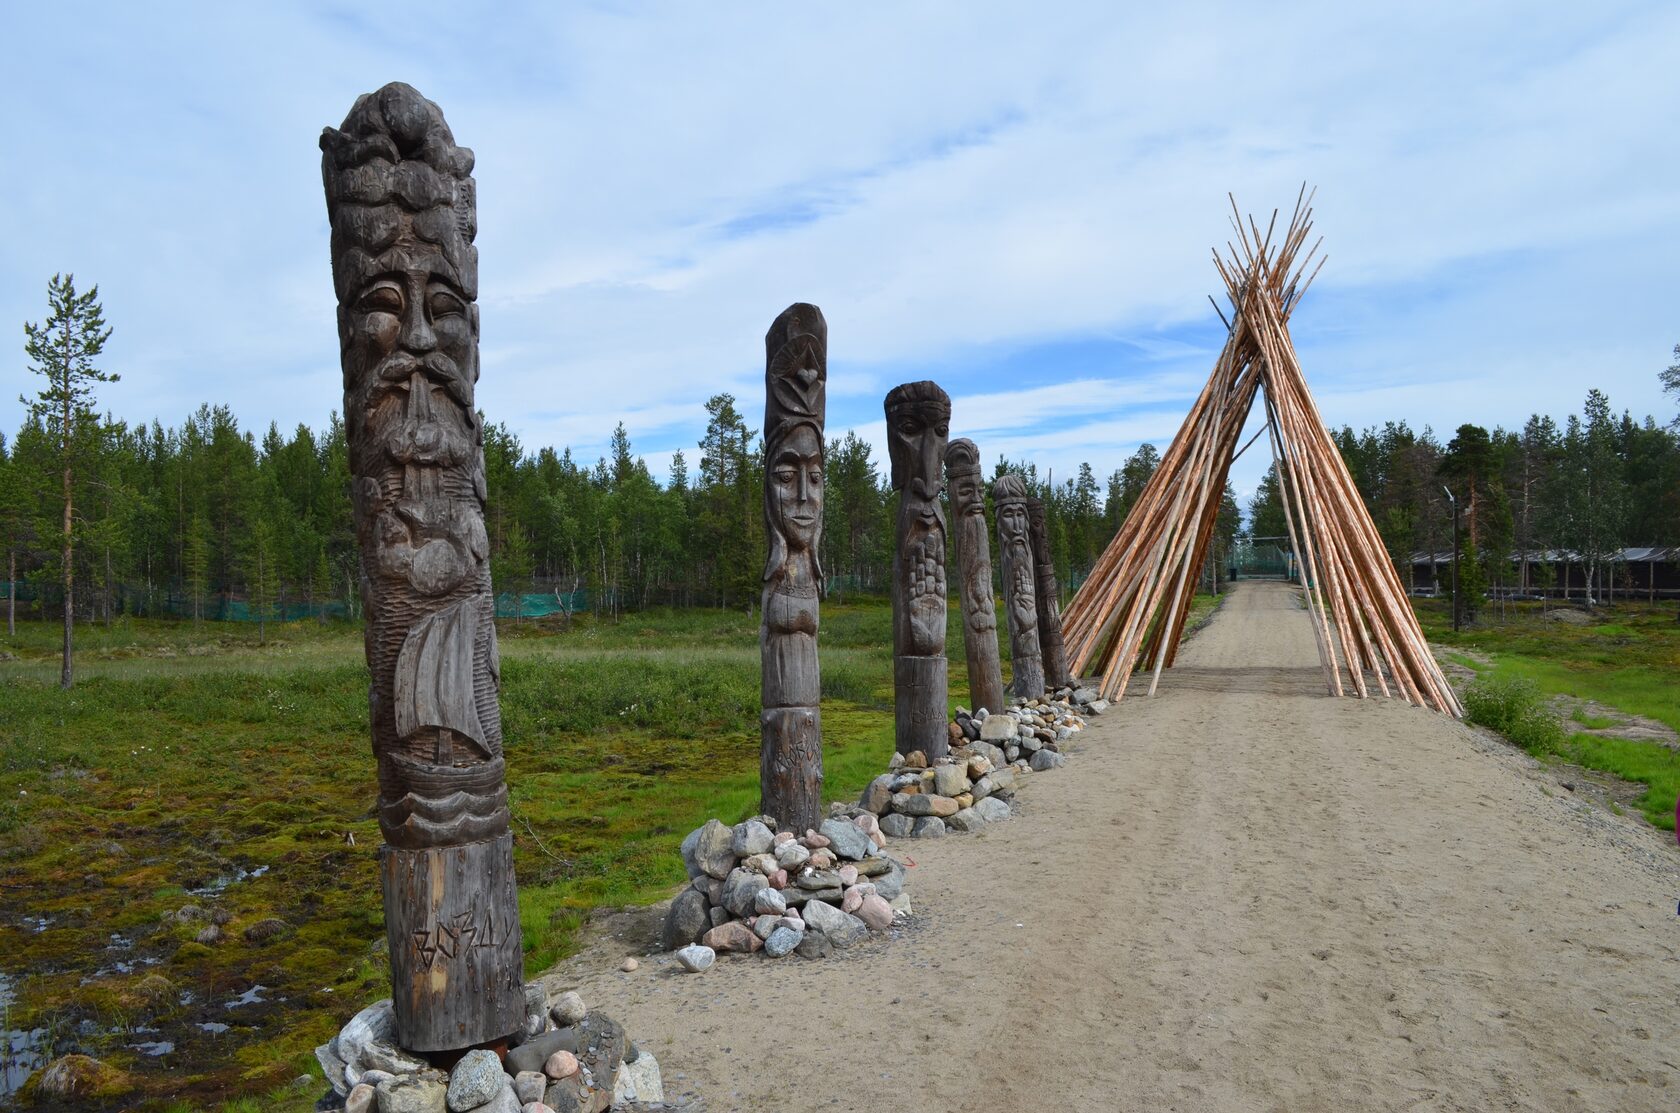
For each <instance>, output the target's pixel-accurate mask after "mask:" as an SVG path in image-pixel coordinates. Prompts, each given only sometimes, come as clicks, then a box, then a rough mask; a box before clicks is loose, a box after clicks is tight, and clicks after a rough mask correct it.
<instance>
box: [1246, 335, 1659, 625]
mask: <svg viewBox="0 0 1680 1113" xmlns="http://www.w3.org/2000/svg"><path fill="white" fill-rule="evenodd" d="M1675 355H1676V357H1677V358H1680V348H1676V349H1675ZM1662 381H1663V383H1664V385H1665V387H1667V389H1669V390H1672V391H1675V392H1676V393H1680V365H1676V367H1671V368H1669V369H1668V371H1667V372H1665V373H1664V375H1663V379H1662ZM1332 436H1333V437H1334V438H1335V441H1336V445H1337V447H1338V448H1340V450H1341V453H1342V458H1343V459H1344V460H1345V461H1346V462H1347V464H1348V469H1349V471H1350V472H1352V474H1353V479H1354V482H1355V483H1356V484H1357V485H1358V487H1359V492H1360V494H1361V495H1362V496H1363V498H1364V501H1365V506H1366V508H1367V509H1368V510H1369V511H1370V512H1371V517H1372V519H1373V520H1374V521H1375V523H1376V526H1377V531H1378V533H1380V534H1381V535H1382V539H1383V543H1384V545H1385V546H1386V547H1387V549H1388V553H1389V556H1390V558H1391V559H1392V560H1393V561H1394V563H1395V566H1396V568H1397V569H1398V570H1399V572H1400V576H1401V579H1402V581H1403V582H1405V583H1406V584H1407V586H1408V587H1411V586H1413V577H1414V572H1415V569H1414V562H1413V558H1414V556H1416V555H1418V554H1436V553H1445V552H1450V551H1451V550H1452V547H1453V502H1454V501H1456V502H1457V503H1458V508H1459V515H1460V530H1461V534H1462V543H1461V550H1462V552H1461V555H1460V558H1459V563H1458V583H1459V585H1460V588H1459V595H1460V603H1459V605H1460V607H1461V608H1462V610H1463V613H1465V614H1470V613H1474V611H1475V609H1476V608H1477V607H1478V606H1479V605H1480V602H1481V600H1482V599H1483V597H1484V595H1487V594H1492V595H1494V596H1506V595H1510V594H1513V593H1518V594H1526V593H1536V592H1539V593H1546V592H1551V591H1553V590H1555V589H1558V588H1559V587H1561V586H1563V585H1560V584H1558V583H1557V575H1558V572H1557V563H1558V562H1556V561H1546V560H1538V559H1535V555H1536V554H1539V553H1544V552H1553V553H1558V552H1561V553H1564V554H1567V557H1566V559H1565V560H1564V561H1563V562H1562V563H1563V564H1564V565H1565V567H1569V566H1574V567H1575V569H1576V570H1577V571H1578V572H1579V574H1580V583H1581V585H1582V587H1583V589H1584V591H1585V594H1586V595H1587V597H1588V598H1597V599H1603V598H1605V597H1607V596H1608V595H1609V594H1610V593H1611V592H1612V591H1614V590H1624V589H1628V590H1631V589H1632V588H1633V587H1635V586H1636V585H1635V584H1634V582H1633V581H1632V579H1631V576H1632V572H1631V570H1630V569H1629V568H1628V566H1627V565H1626V564H1624V563H1619V562H1617V561H1616V560H1614V559H1613V557H1614V555H1615V554H1617V553H1619V552H1620V551H1621V550H1622V549H1623V548H1624V547H1630V546H1673V545H1680V421H1676V422H1671V423H1669V424H1668V425H1660V424H1658V422H1657V421H1656V419H1655V418H1653V417H1649V416H1647V417H1646V418H1645V419H1644V420H1643V421H1636V420H1635V419H1634V417H1633V415H1632V414H1631V413H1628V412H1627V411H1623V412H1622V413H1621V414H1620V415H1619V416H1618V415H1617V414H1616V413H1615V412H1614V411H1613V410H1612V409H1611V406H1610V400H1609V398H1608V397H1606V396H1605V394H1604V393H1603V392H1602V391H1600V390H1597V389H1593V390H1589V391H1588V392H1587V397H1586V401H1585V403H1584V405H1583V406H1582V411H1581V413H1579V414H1569V415H1568V416H1567V417H1565V419H1564V420H1563V422H1562V424H1561V425H1560V424H1559V423H1558V422H1557V421H1555V420H1554V419H1553V418H1551V417H1548V416H1545V415H1543V414H1534V415H1532V416H1530V417H1529V419H1528V420H1527V421H1526V422H1524V423H1523V425H1522V427H1521V428H1520V429H1504V428H1501V427H1498V426H1496V427H1495V428H1494V429H1493V430H1491V431H1489V430H1488V429H1487V428H1485V427H1483V426H1481V425H1475V424H1464V425H1460V426H1459V427H1458V428H1457V430H1456V431H1455V432H1454V433H1453V435H1452V437H1451V438H1449V439H1448V440H1447V442H1446V443H1445V444H1443V443H1441V441H1440V440H1439V438H1437V437H1436V435H1435V434H1434V432H1433V431H1432V430H1430V429H1429V428H1428V427H1427V426H1426V427H1425V428H1424V429H1423V430H1422V431H1421V432H1419V431H1414V430H1413V429H1412V428H1411V427H1410V426H1408V425H1407V424H1406V423H1405V422H1404V421H1390V422H1386V423H1385V424H1383V425H1382V426H1381V427H1375V426H1373V427H1371V428H1367V429H1364V430H1362V431H1360V432H1357V433H1356V432H1354V430H1353V429H1352V428H1351V427H1348V426H1343V427H1342V428H1341V429H1339V430H1335V431H1333V433H1332ZM1449 496H1450V497H1449ZM1249 515H1250V523H1251V529H1252V533H1253V536H1255V537H1276V536H1281V535H1283V534H1284V533H1285V529H1286V522H1285V519H1284V507H1283V503H1282V500H1281V497H1280V493H1279V486H1278V479H1277V474H1276V466H1275V465H1274V466H1273V468H1272V469H1271V470H1269V471H1268V472H1267V474H1266V477H1265V479H1264V480H1263V481H1262V482H1261V484H1260V486H1259V488H1258V489H1257V491H1256V494H1255V496H1254V498H1253V499H1252V500H1251V502H1250V505H1249ZM1449 574H1450V572H1448V571H1443V573H1442V575H1443V578H1446V577H1447V576H1448V575H1449Z"/></svg>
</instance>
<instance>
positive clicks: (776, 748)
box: [758, 707, 823, 834]
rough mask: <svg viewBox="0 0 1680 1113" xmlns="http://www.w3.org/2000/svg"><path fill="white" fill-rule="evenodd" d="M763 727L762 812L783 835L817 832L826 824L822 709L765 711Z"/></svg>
mask: <svg viewBox="0 0 1680 1113" xmlns="http://www.w3.org/2000/svg"><path fill="white" fill-rule="evenodd" d="M759 725H760V727H761V728H762V731H763V738H764V744H763V746H762V747H761V749H760V751H759V769H758V780H759V793H760V799H759V809H760V810H761V811H763V812H764V814H765V815H773V816H775V817H776V819H777V821H778V826H777V828H776V829H777V830H778V831H792V832H794V833H796V834H798V833H801V832H804V831H805V830H806V829H808V828H809V829H813V830H814V829H815V828H817V827H819V826H821V825H822V821H823V803H822V783H823V776H822V709H821V708H818V707H766V708H765V709H764V710H763V711H762V712H761V713H760V715H759Z"/></svg>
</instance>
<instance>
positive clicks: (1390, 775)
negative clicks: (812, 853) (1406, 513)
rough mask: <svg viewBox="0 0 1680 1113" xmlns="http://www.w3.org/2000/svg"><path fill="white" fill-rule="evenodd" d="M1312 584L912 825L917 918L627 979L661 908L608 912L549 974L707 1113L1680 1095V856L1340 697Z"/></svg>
mask: <svg viewBox="0 0 1680 1113" xmlns="http://www.w3.org/2000/svg"><path fill="white" fill-rule="evenodd" d="M1293 595H1294V593H1293V592H1292V591H1291V589H1290V588H1288V587H1287V586H1286V585H1282V584H1269V583H1256V582H1251V583H1242V584H1238V585H1237V587H1236V590H1235V591H1234V592H1233V593H1232V594H1231V596H1230V597H1229V598H1228V599H1227V600H1226V602H1225V604H1224V606H1223V607H1222V608H1221V609H1220V612H1219V614H1218V616H1217V617H1216V618H1215V619H1214V621H1213V623H1212V624H1211V625H1210V626H1209V627H1208V628H1207V630H1205V631H1203V632H1202V634H1201V635H1199V636H1198V637H1197V638H1196V639H1195V640H1194V641H1193V642H1191V643H1190V644H1189V645H1188V646H1187V647H1186V649H1185V651H1184V653H1183V654H1182V656H1181V657H1180V662H1181V663H1180V665H1179V666H1178V667H1177V668H1175V669H1173V670H1172V671H1171V672H1169V673H1167V674H1166V675H1165V676H1164V677H1163V678H1162V682H1161V694H1160V695H1159V696H1157V697H1156V698H1154V699H1149V698H1144V697H1141V696H1138V697H1133V698H1130V699H1127V700H1126V701H1125V702H1123V703H1122V704H1120V705H1119V706H1117V707H1116V708H1115V709H1114V710H1112V711H1111V712H1109V713H1108V714H1107V715H1105V716H1103V717H1102V718H1101V719H1098V720H1096V721H1095V723H1094V725H1093V729H1091V730H1088V731H1086V732H1085V733H1084V734H1082V735H1080V736H1079V738H1080V744H1079V745H1078V746H1077V747H1076V748H1075V749H1074V752H1073V753H1072V755H1071V756H1070V759H1069V762H1068V766H1067V768H1065V769H1063V770H1060V771H1055V772H1049V773H1043V774H1038V775H1035V776H1034V777H1033V778H1031V781H1030V783H1029V784H1027V785H1026V787H1025V788H1024V789H1023V790H1022V794H1021V799H1022V801H1023V803H1024V804H1025V805H1026V806H1025V807H1024V808H1023V809H1022V814H1021V815H1019V816H1018V817H1016V818H1015V819H1012V820H1010V821H1009V822H1007V823H1002V824H998V825H995V826H992V827H988V828H986V829H985V830H983V831H982V832H980V833H978V834H975V835H969V836H952V837H948V838H945V839H940V840H935V841H930V842H925V843H919V842H913V841H903V842H896V843H895V844H894V849H895V851H897V852H899V853H901V854H904V853H907V854H908V855H909V857H910V858H912V859H913V860H914V861H915V862H916V866H915V868H913V869H912V870H910V879H909V882H908V884H907V887H906V891H907V892H908V893H909V894H910V895H911V898H912V900H913V901H914V902H915V904H916V911H917V915H916V917H915V919H914V920H913V921H912V922H913V925H914V926H913V928H912V929H910V930H906V931H902V932H899V933H897V937H896V938H893V939H877V940H871V941H869V942H867V943H865V944H863V945H860V946H859V947H856V948H853V949H852V950H850V951H847V952H842V953H839V954H837V955H836V956H835V957H834V958H832V959H829V960H824V961H816V962H807V961H804V960H801V959H797V958H788V959H785V960H782V961H780V962H776V961H770V960H766V959H763V958H762V957H752V958H732V957H729V956H724V957H723V958H722V959H720V961H719V962H718V964H717V966H716V967H714V968H713V969H711V970H709V971H707V972H705V973H703V974H698V975H688V974H681V973H679V972H677V969H676V967H675V965H674V963H672V962H671V961H670V960H669V958H668V957H666V956H654V957H651V958H649V959H644V961H643V963H642V966H641V968H640V969H639V970H637V971H636V972H634V973H630V974H625V973H621V972H619V971H618V969H617V967H618V963H619V960H620V959H621V958H622V957H623V956H624V954H625V953H626V952H627V951H635V952H636V953H645V951H646V950H648V949H650V948H651V946H652V944H651V942H650V941H651V934H650V932H649V930H648V929H647V927H646V926H645V925H643V926H639V927H638V926H636V925H637V923H638V921H637V918H636V917H635V916H631V917H629V918H628V919H627V920H625V921H624V922H623V923H622V924H621V925H620V926H619V927H617V928H616V929H615V928H614V927H613V923H614V921H613V920H612V919H611V918H608V919H607V920H606V921H604V929H603V930H604V934H603V935H602V936H601V937H600V938H599V939H598V940H597V942H595V943H594V944H592V945H591V946H590V947H589V948H587V949H586V950H585V951H584V952H583V953H581V954H580V955H578V956H577V957H576V958H575V959H573V960H571V961H569V962H568V963H566V964H564V965H563V966H562V967H560V968H558V969H557V970H556V971H555V972H554V974H553V976H554V977H556V978H559V979H561V980H562V981H564V982H566V983H567V984H568V985H575V986H576V987H577V988H578V989H580V990H581V992H582V993H583V994H584V997H585V999H586V1000H588V1001H589V1002H590V1003H591V1004H592V1005H600V1006H602V1007H605V1008H607V1009H608V1010H610V1011H611V1012H612V1014H613V1015H614V1017H615V1018H617V1019H620V1020H621V1021H622V1022H623V1023H624V1024H625V1026H626V1028H628V1029H629V1030H630V1031H631V1032H633V1033H635V1037H636V1039H637V1041H638V1043H640V1044H641V1045H642V1046H644V1047H646V1048H648V1049H649V1050H651V1051H652V1052H653V1053H654V1054H655V1055H657V1056H658V1058H659V1060H660V1062H661V1064H662V1065H663V1067H664V1070H665V1078H666V1083H667V1092H668V1094H672V1095H676V1096H682V1095H684V1094H685V1093H687V1094H692V1093H699V1094H700V1095H702V1096H703V1098H704V1102H705V1106H706V1108H707V1109H708V1110H713V1111H720V1110H731V1109H738V1110H751V1111H755V1113H756V1111H762V1110H771V1109H775V1110H852V1109H858V1110H862V1109H868V1110H955V1111H965V1113H966V1111H972V1113H979V1111H982V1110H984V1111H988V1113H989V1111H992V1110H997V1109H1066V1110H1080V1111H1084V1110H1093V1111H1095V1110H1111V1109H1112V1110H1171V1109H1177V1110H1290V1111H1311V1110H1325V1111H1329V1110H1336V1111H1341V1110H1347V1109H1359V1110H1403V1109H1404V1110H1415V1109H1430V1110H1483V1109H1487V1110H1494V1109H1498V1110H1507V1109H1520V1110H1616V1111H1640V1110H1653V1111H1654V1110H1672V1109H1674V1108H1675V1107H1676V1105H1677V1104H1680V1066H1677V1065H1676V1064H1677V1063H1680V1053H1677V1052H1676V1050H1675V1048H1676V1047H1680V1023H1677V1020H1676V1018H1677V1016H1680V1009H1677V1008H1676V1005H1675V1002H1676V1001H1680V946H1677V943H1680V924H1677V921H1676V915H1675V900H1676V897H1677V895H1680V854H1677V853H1676V852H1675V850H1674V848H1673V847H1672V846H1671V845H1670V844H1669V843H1668V842H1667V841H1666V840H1665V839H1663V838H1662V837H1660V836H1659V835H1658V834H1657V833H1656V832H1654V831H1652V830H1651V829H1650V828H1649V827H1647V826H1646V825H1645V824H1644V823H1643V822H1642V821H1640V820H1638V819H1636V818H1634V817H1631V816H1628V817H1622V816H1616V815H1613V814H1611V813H1609V812H1607V811H1605V810H1604V809H1602V808H1600V807H1597V806H1595V805H1593V804H1591V803H1589V802H1588V801H1586V800H1583V799H1580V795H1581V793H1579V792H1569V791H1567V790H1564V789H1562V788H1561V787H1560V786H1559V785H1558V781H1557V771H1556V770H1555V769H1550V770H1541V769H1540V767H1539V766H1538V765H1537V764H1536V763H1535V762H1533V761H1532V759H1530V758H1528V757H1527V756H1526V755H1525V754H1522V753H1521V752H1519V751H1515V750H1513V749H1512V748H1511V747H1509V746H1505V745H1503V744H1501V743H1498V742H1497V741H1495V740H1493V739H1491V738H1488V737H1486V736H1484V735H1482V734H1481V733H1479V732H1477V731H1475V730H1472V729H1470V728H1468V727H1465V726H1464V725H1462V724H1459V723H1456V722H1453V721H1452V720H1450V719H1447V718H1445V717H1442V716H1440V715H1437V714H1434V713H1431V712H1428V711H1424V710H1421V709H1417V708H1412V707H1408V706H1406V705H1404V704H1399V703H1395V702H1391V701H1384V700H1370V701H1358V700H1352V699H1332V698H1329V697H1327V696H1325V695H1324V693H1323V687H1322V679H1321V673H1320V672H1319V668H1318V664H1317V660H1316V655H1315V651H1314V647H1313V638H1312V632H1311V629H1310V627H1309V625H1308V618H1307V615H1306V613H1305V612H1303V611H1302V610H1301V609H1300V608H1299V607H1298V606H1297V605H1296V603H1295V601H1294V598H1293ZM644 915H645V914H644ZM649 922H652V921H649Z"/></svg>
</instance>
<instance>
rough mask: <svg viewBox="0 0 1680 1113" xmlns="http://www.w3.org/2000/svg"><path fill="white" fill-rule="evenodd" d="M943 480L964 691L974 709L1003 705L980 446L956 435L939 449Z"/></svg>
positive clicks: (989, 533) (990, 539)
mask: <svg viewBox="0 0 1680 1113" xmlns="http://www.w3.org/2000/svg"><path fill="white" fill-rule="evenodd" d="M945 481H946V484H947V485H948V486H949V487H950V493H951V516H952V518H953V521H952V523H951V531H952V532H951V540H952V548H954V549H955V550H956V555H957V580H958V586H959V587H960V589H961V591H960V595H961V604H962V619H963V649H964V651H965V652H966V654H967V657H968V694H969V698H970V699H971V700H972V701H973V703H974V706H975V707H977V708H979V707H984V708H985V709H986V710H988V711H998V710H1001V709H1002V708H1003V706H1004V702H1003V673H1002V671H1001V668H1000V666H999V665H998V633H997V602H996V600H995V598H994V597H993V595H992V538H991V531H989V530H988V529H987V528H986V488H985V483H984V481H983V480H982V479H981V478H980V450H979V449H978V448H976V447H975V446H974V442H973V441H971V440H968V439H966V438H961V437H959V438H958V439H957V440H954V441H952V442H951V444H950V446H949V447H948V448H946V449H945Z"/></svg>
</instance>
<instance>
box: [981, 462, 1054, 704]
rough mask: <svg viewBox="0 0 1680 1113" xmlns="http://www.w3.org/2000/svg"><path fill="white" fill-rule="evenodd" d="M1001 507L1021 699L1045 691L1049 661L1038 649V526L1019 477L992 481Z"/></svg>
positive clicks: (1007, 602)
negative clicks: (1034, 547)
mask: <svg viewBox="0 0 1680 1113" xmlns="http://www.w3.org/2000/svg"><path fill="white" fill-rule="evenodd" d="M992 502H993V503H995V504H996V506H997V520H998V560H999V561H1001V562H1002V564H1003V609H1004V614H1005V615H1006V616H1007V618H1008V620H1009V658H1010V666H1011V667H1012V668H1013V669H1014V673H1015V676H1014V679H1013V680H1012V681H1011V682H1010V685H1009V691H1010V693H1011V694H1012V695H1014V696H1015V697H1017V698H1018V699H1038V698H1039V697H1040V696H1042V695H1044V662H1043V659H1042V658H1041V657H1040V656H1039V647H1038V599H1037V594H1038V592H1037V587H1036V580H1037V576H1036V575H1035V573H1034V571H1033V550H1032V526H1031V524H1030V523H1029V521H1028V519H1027V485H1026V484H1025V483H1024V482H1022V480H1021V477H1020V476H1018V475H1004V476H1000V477H998V481H997V482H996V483H994V484H992Z"/></svg>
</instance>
